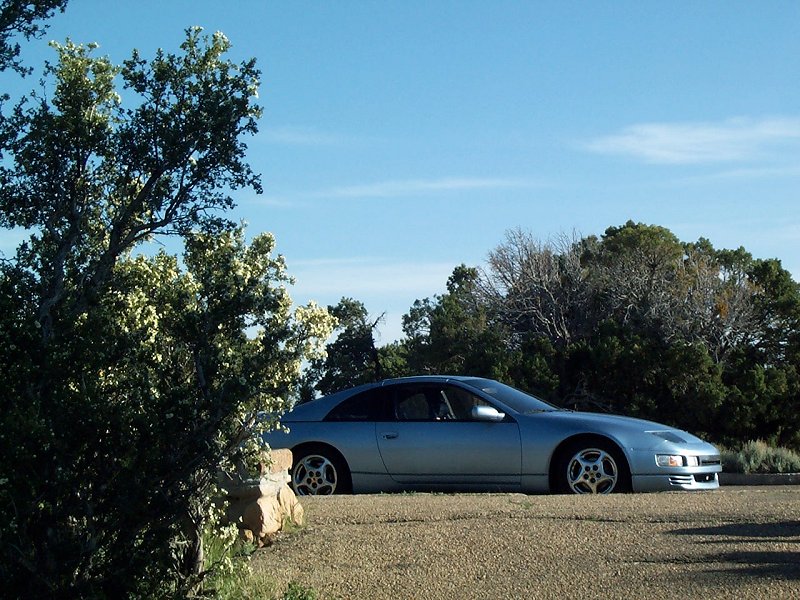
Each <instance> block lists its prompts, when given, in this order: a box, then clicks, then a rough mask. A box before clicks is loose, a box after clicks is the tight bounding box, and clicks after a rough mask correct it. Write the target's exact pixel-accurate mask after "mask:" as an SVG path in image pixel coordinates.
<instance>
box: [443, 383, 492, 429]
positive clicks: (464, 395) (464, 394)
mask: <svg viewBox="0 0 800 600" xmlns="http://www.w3.org/2000/svg"><path fill="white" fill-rule="evenodd" d="M442 397H443V398H444V399H445V400H446V402H447V405H448V407H449V409H450V412H451V414H452V415H453V417H452V418H454V419H455V420H457V421H472V420H473V419H472V409H473V407H475V406H491V404H489V403H488V402H487V401H486V400H484V399H483V398H481V397H480V396H476V395H475V394H471V393H469V392H468V391H467V390H465V389H462V388H459V387H455V386H446V387H445V388H443V389H442Z"/></svg>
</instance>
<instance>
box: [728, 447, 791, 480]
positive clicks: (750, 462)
mask: <svg viewBox="0 0 800 600" xmlns="http://www.w3.org/2000/svg"><path fill="white" fill-rule="evenodd" d="M722 469H723V471H725V472H727V473H800V454H798V453H797V452H794V451H792V450H789V449H788V448H774V447H772V446H770V445H769V444H767V443H766V442H764V441H763V440H756V441H750V442H747V443H746V444H744V445H743V446H742V447H741V448H740V449H738V450H732V449H724V448H723V449H722Z"/></svg>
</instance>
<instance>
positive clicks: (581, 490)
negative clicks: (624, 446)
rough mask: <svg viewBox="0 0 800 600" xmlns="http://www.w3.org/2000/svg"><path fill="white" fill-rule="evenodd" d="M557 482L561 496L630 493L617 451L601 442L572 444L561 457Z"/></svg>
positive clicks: (626, 473)
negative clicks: (562, 494) (563, 494)
mask: <svg viewBox="0 0 800 600" xmlns="http://www.w3.org/2000/svg"><path fill="white" fill-rule="evenodd" d="M556 468H557V473H556V474H557V479H558V484H559V485H558V487H559V491H560V492H562V493H565V494H610V493H612V492H625V491H629V490H630V474H629V471H628V464H627V462H626V461H625V457H624V456H623V455H622V453H621V452H620V451H619V449H618V448H616V447H615V446H612V445H611V444H610V443H607V442H604V441H601V440H589V441H586V442H581V443H578V444H572V445H571V446H569V447H568V448H566V449H565V451H564V452H563V453H562V454H561V460H559V462H558V466H557V467H556Z"/></svg>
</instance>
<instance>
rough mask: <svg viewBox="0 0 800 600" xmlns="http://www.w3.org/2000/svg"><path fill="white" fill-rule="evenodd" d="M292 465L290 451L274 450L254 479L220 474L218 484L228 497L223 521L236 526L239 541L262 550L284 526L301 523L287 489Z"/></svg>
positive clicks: (299, 509) (300, 510)
mask: <svg viewBox="0 0 800 600" xmlns="http://www.w3.org/2000/svg"><path fill="white" fill-rule="evenodd" d="M291 465H292V453H291V451H290V450H273V451H272V453H271V457H270V460H269V461H267V462H264V463H260V464H259V473H260V477H259V478H257V479H248V478H246V477H243V476H242V475H241V473H238V472H237V473H234V474H220V477H219V478H218V481H219V482H220V485H221V487H222V488H223V489H224V490H225V491H226V493H227V496H226V498H225V499H226V501H227V508H226V517H227V519H228V522H229V523H238V524H239V527H240V530H241V532H240V535H241V536H242V539H245V540H247V541H252V542H255V543H257V544H258V545H259V546H263V545H264V543H265V542H268V541H269V539H270V538H271V537H272V536H274V535H275V534H276V533H277V532H278V531H280V530H281V529H282V528H283V526H284V524H285V523H293V524H295V525H302V524H303V523H304V511H303V507H302V506H301V504H300V502H299V501H298V500H297V497H296V496H295V494H294V492H293V491H292V489H291V488H290V487H289V485H288V483H289V481H290V478H289V472H288V471H289V469H290V468H291ZM247 532H249V533H247Z"/></svg>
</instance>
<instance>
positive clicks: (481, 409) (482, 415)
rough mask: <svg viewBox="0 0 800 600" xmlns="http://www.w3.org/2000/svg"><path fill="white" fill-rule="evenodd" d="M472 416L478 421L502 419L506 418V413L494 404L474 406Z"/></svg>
mask: <svg viewBox="0 0 800 600" xmlns="http://www.w3.org/2000/svg"><path fill="white" fill-rule="evenodd" d="M472 418H473V419H474V420H476V421H495V422H496V421H502V420H503V419H505V418H506V414H505V413H501V412H500V411H499V410H497V409H496V408H495V407H494V406H473V407H472Z"/></svg>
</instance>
